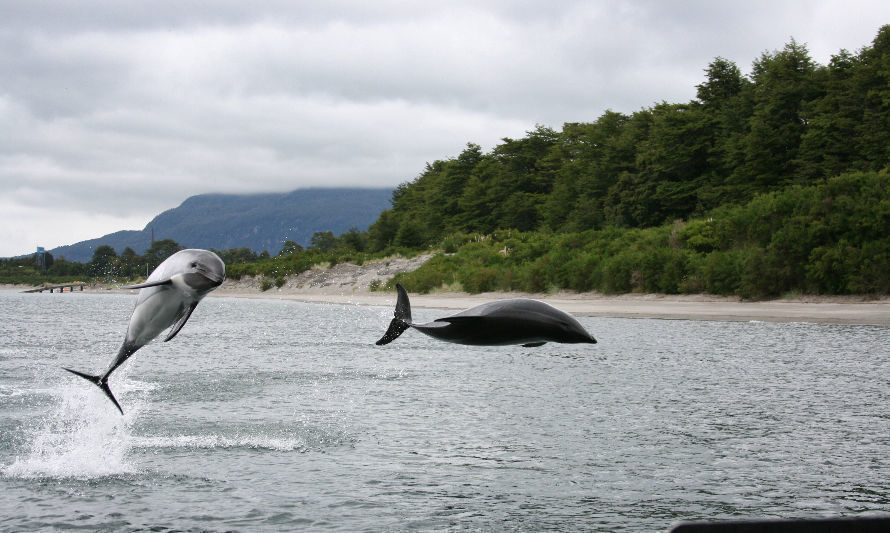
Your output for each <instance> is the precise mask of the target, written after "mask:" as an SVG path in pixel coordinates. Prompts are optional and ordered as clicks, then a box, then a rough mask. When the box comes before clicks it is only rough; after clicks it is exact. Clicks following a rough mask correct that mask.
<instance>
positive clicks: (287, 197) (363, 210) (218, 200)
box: [50, 189, 392, 262]
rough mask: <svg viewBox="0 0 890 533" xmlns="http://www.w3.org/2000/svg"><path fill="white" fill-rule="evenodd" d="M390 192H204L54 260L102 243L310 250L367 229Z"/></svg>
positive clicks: (57, 251) (75, 256) (81, 257)
mask: <svg viewBox="0 0 890 533" xmlns="http://www.w3.org/2000/svg"><path fill="white" fill-rule="evenodd" d="M391 198H392V189H298V190H295V191H291V192H288V193H267V194H201V195H198V196H192V197H190V198H188V199H186V200H185V201H184V202H182V204H181V205H180V206H179V207H176V208H174V209H169V210H167V211H164V212H163V213H161V214H160V215H158V216H156V217H155V218H154V219H153V220H152V221H151V222H149V223H148V225H146V226H145V229H143V230H142V231H136V230H129V231H118V232H115V233H111V234H108V235H105V236H104V237H99V238H97V239H90V240H86V241H82V242H79V243H77V244H71V245H67V246H59V247H58V248H54V249H52V250H50V252H51V253H52V254H53V256H55V257H64V258H65V259H67V260H68V261H76V262H87V261H89V260H90V259H92V257H93V250H95V249H96V247H98V246H101V245H108V246H111V247H113V248H114V249H115V250H116V251H117V253H121V252H123V250H124V248H126V247H128V246H129V247H130V248H132V249H133V250H134V251H135V252H136V253H138V254H141V253H143V252H145V250H146V249H147V248H148V247H149V246H151V239H152V230H153V231H154V238H155V239H156V240H160V239H173V240H174V241H176V242H178V243H179V244H181V245H182V246H186V247H189V248H215V249H217V250H225V249H227V248H242V247H247V248H250V249H251V250H254V251H256V252H262V251H264V250H265V251H268V252H269V253H271V254H272V255H275V254H277V253H278V251H279V250H281V248H282V246H283V245H284V242H285V241H288V240H290V241H294V242H296V243H298V244H300V245H303V246H306V245H308V244H309V240H310V239H311V238H312V235H313V234H314V233H315V232H318V231H332V232H333V233H334V234H335V235H338V234H340V233H343V232H345V231H348V230H349V229H350V228H352V227H356V228H358V229H360V230H364V229H366V228H367V227H368V225H370V224H371V223H373V222H374V221H375V220H376V219H377V217H378V216H379V215H380V212H381V211H383V210H384V209H387V208H388V207H389V206H390V200H391Z"/></svg>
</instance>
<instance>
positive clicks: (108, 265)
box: [88, 245, 119, 277]
mask: <svg viewBox="0 0 890 533" xmlns="http://www.w3.org/2000/svg"><path fill="white" fill-rule="evenodd" d="M118 265H119V259H118V256H117V252H116V251H115V250H114V248H112V247H111V246H108V245H102V246H97V247H96V249H95V250H93V258H92V259H91V260H90V263H89V270H88V272H89V274H90V275H91V276H95V277H114V276H116V275H118V274H119V271H118Z"/></svg>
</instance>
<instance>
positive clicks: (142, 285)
mask: <svg viewBox="0 0 890 533" xmlns="http://www.w3.org/2000/svg"><path fill="white" fill-rule="evenodd" d="M171 283H173V280H172V279H170V278H167V279H162V280H159V281H147V282H145V283H140V284H138V285H125V286H123V287H118V288H120V289H144V288H146V287H157V286H158V285H170V284H171Z"/></svg>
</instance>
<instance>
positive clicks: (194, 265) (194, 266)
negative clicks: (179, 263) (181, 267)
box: [189, 263, 198, 268]
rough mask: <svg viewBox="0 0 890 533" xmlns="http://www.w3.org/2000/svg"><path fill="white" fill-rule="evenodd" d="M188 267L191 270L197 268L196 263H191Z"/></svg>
mask: <svg viewBox="0 0 890 533" xmlns="http://www.w3.org/2000/svg"><path fill="white" fill-rule="evenodd" d="M189 266H191V267H192V268H197V267H198V263H192V264H191V265H189Z"/></svg>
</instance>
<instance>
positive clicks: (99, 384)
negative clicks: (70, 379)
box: [65, 368, 124, 414]
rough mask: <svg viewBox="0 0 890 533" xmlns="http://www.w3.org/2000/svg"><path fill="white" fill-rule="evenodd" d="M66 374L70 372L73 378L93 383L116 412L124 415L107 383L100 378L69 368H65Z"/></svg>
mask: <svg viewBox="0 0 890 533" xmlns="http://www.w3.org/2000/svg"><path fill="white" fill-rule="evenodd" d="M65 370H67V371H68V372H71V373H72V374H74V375H75V376H80V377H82V378H83V379H85V380H87V381H89V382H91V383H94V384H95V385H96V386H97V387H99V388H100V389H102V392H104V393H105V396H108V399H109V400H111V403H113V404H114V406H115V407H117V410H118V411H120V412H121V414H124V410H123V409H121V404H119V403H117V398H115V397H114V394H112V393H111V389H110V388H109V387H108V382H107V381H105V380H104V379H103V378H102V376H94V375H92V374H86V373H84V372H78V371H77V370H71V369H70V368H65Z"/></svg>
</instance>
